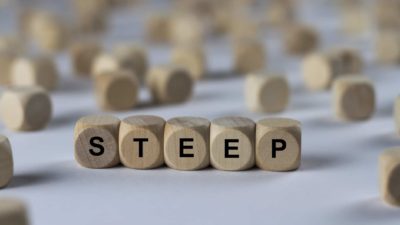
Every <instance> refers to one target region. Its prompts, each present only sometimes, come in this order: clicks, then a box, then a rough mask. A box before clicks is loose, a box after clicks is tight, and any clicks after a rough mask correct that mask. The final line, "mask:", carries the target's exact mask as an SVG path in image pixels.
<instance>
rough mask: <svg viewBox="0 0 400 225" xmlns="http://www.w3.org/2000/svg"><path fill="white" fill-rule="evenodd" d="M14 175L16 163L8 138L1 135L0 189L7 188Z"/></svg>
mask: <svg viewBox="0 0 400 225" xmlns="http://www.w3.org/2000/svg"><path fill="white" fill-rule="evenodd" d="M13 173H14V163H13V156H12V150H11V145H10V142H9V141H8V138H7V137H5V136H2V135H0V189H1V188H3V187H5V186H7V185H8V184H9V183H10V181H11V179H12V177H13Z"/></svg>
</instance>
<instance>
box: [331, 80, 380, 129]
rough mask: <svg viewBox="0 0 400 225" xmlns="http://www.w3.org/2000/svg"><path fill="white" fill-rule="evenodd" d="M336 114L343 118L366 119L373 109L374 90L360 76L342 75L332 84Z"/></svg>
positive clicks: (350, 119)
mask: <svg viewBox="0 0 400 225" xmlns="http://www.w3.org/2000/svg"><path fill="white" fill-rule="evenodd" d="M333 93H334V106H335V112H336V116H337V117H338V118H340V119H343V120H348V121H354V120H366V119H369V118H370V117H371V116H372V115H373V113H374V111H375V90H374V86H373V84H372V82H371V81H369V80H368V79H367V78H364V77H362V76H348V77H342V78H339V79H337V80H336V81H335V83H334V85H333Z"/></svg>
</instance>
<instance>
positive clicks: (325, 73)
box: [303, 49, 363, 91]
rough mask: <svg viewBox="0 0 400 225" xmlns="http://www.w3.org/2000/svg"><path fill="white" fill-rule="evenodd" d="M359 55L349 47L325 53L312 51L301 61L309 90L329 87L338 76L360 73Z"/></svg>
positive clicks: (361, 66)
mask: <svg viewBox="0 0 400 225" xmlns="http://www.w3.org/2000/svg"><path fill="white" fill-rule="evenodd" d="M362 69H363V61H362V58H361V56H360V55H359V54H358V53H357V52H356V51H354V50H351V49H334V50H331V51H328V52H326V53H312V54H310V55H308V56H307V57H306V58H305V59H304V61H303V77H304V81H305V84H306V86H307V87H308V88H309V89H310V90H314V91H318V90H326V89H329V88H331V86H332V84H333V82H334V80H335V79H337V78H338V77H340V76H346V75H349V74H358V73H361V71H362Z"/></svg>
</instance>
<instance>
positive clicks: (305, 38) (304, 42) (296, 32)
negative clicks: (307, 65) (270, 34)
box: [284, 24, 319, 55]
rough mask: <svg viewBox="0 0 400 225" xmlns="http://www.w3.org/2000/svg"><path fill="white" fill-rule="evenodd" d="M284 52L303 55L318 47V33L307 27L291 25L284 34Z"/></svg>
mask: <svg viewBox="0 0 400 225" xmlns="http://www.w3.org/2000/svg"><path fill="white" fill-rule="evenodd" d="M284 35H285V37H284V41H285V48H286V51H287V52H288V53H290V54H293V55H304V54H307V53H310V52H312V51H314V50H315V49H316V48H317V47H318V45H319V36H318V33H317V32H316V31H315V30H314V29H313V28H312V27H310V26H307V25H301V24H296V25H291V26H289V27H288V28H287V29H286V30H285V32H284Z"/></svg>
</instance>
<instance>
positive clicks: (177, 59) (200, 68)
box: [171, 45, 207, 80]
mask: <svg viewBox="0 0 400 225" xmlns="http://www.w3.org/2000/svg"><path fill="white" fill-rule="evenodd" d="M171 58H172V60H171V61H172V64H174V65H177V66H180V67H182V68H185V69H186V70H187V71H189V74H190V75H191V76H192V78H193V79H194V80H200V79H202V78H203V77H204V76H205V75H206V71H207V62H206V55H205V52H204V49H203V47H202V46H193V45H190V46H188V45H185V46H178V47H176V48H174V50H173V52H172V57H171Z"/></svg>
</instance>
